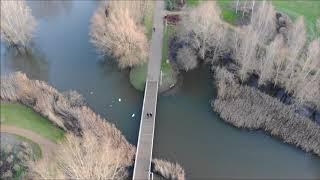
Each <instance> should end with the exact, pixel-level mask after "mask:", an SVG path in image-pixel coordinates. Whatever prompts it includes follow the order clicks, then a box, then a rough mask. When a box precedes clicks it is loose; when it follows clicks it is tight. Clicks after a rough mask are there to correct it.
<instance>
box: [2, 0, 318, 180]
mask: <svg viewBox="0 0 320 180" xmlns="http://www.w3.org/2000/svg"><path fill="white" fill-rule="evenodd" d="M29 4H30V6H31V8H32V10H33V14H34V15H35V16H36V18H37V20H38V22H39V26H38V30H37V32H36V38H35V39H34V43H33V44H34V45H33V46H34V47H33V49H34V50H33V53H32V54H30V55H29V56H28V57H16V56H15V55H14V54H13V53H11V52H10V51H9V50H8V49H6V48H5V47H4V46H3V45H1V74H2V75H3V74H8V73H10V72H13V71H23V72H25V73H27V74H28V76H29V77H31V78H33V79H41V80H45V81H48V82H49V84H51V85H53V86H54V87H56V88H57V89H58V90H60V91H65V90H69V89H73V90H77V91H78V92H80V93H81V94H83V95H84V96H85V98H86V99H87V102H88V104H89V106H90V107H92V108H93V109H94V110H95V111H96V112H98V113H99V114H101V115H102V116H103V117H105V118H106V119H108V120H109V121H111V122H113V123H115V124H116V126H117V127H118V128H119V129H120V130H121V131H122V132H123V134H124V135H125V136H126V138H127V139H128V140H129V141H130V142H131V143H133V144H136V142H137V138H138V131H139V129H138V128H139V122H140V113H141V106H142V100H143V93H141V92H138V91H136V90H135V89H134V88H133V87H132V86H131V85H130V83H129V78H128V72H127V71H120V70H118V68H117V65H116V64H115V63H113V61H112V60H110V59H109V60H107V61H104V60H105V58H104V57H101V56H100V55H99V54H98V53H96V50H95V48H94V47H93V46H92V44H91V43H90V38H89V35H88V34H89V25H90V18H91V16H92V15H93V12H94V10H95V9H96V7H97V5H98V2H97V1H83V0H81V1H30V2H29ZM212 83H213V81H212V79H211V78H210V74H209V70H208V68H207V67H201V68H200V69H198V70H196V71H192V72H189V73H187V74H184V80H183V85H182V87H181V88H180V90H179V91H178V92H177V93H176V94H175V95H174V96H159V101H158V107H157V119H156V122H157V123H156V131H155V133H156V134H155V140H154V157H161V158H165V159H168V160H170V161H177V162H179V163H180V164H181V165H182V166H183V167H184V168H185V170H186V172H187V177H188V178H197V179H198V178H209V179H213V178H226V179H229V178H254V179H256V178H273V179H278V178H298V179H301V178H318V179H319V178H320V159H319V158H318V157H316V156H314V155H311V154H308V153H305V152H303V151H302V150H299V149H297V148H295V147H293V146H291V145H286V144H283V143H281V142H280V141H279V140H277V139H274V138H271V137H270V136H269V135H266V134H265V133H263V132H249V131H247V130H239V129H236V128H234V127H232V126H230V125H228V124H226V123H224V122H223V121H222V120H221V119H220V118H219V117H218V115H217V114H216V113H214V112H213V111H212V108H211V107H210V100H211V99H212V98H213V94H214V88H213V87H214V86H213V84H212ZM119 98H120V99H121V102H119ZM133 114H135V116H134V117H132V115H133Z"/></svg>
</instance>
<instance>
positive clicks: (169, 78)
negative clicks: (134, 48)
mask: <svg viewBox="0 0 320 180" xmlns="http://www.w3.org/2000/svg"><path fill="white" fill-rule="evenodd" d="M163 33H164V34H163V46H162V63H161V85H160V88H161V87H163V88H164V89H168V88H169V87H170V86H171V85H172V84H175V83H176V81H177V80H176V77H175V73H174V71H173V68H172V65H171V64H170V63H169V60H168V59H169V39H170V37H171V36H173V35H174V33H175V28H174V27H173V26H170V25H168V27H167V28H166V29H165V30H164V32H163ZM147 70H148V64H147V63H146V64H143V65H141V66H137V67H134V68H133V69H132V70H131V71H130V82H131V84H132V85H133V87H134V88H136V89H137V90H139V91H143V90H144V87H145V83H146V78H147Z"/></svg>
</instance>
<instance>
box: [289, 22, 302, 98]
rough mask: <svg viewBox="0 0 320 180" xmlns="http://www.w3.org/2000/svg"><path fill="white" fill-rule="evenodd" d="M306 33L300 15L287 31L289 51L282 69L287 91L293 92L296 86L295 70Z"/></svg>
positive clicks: (297, 66)
mask: <svg viewBox="0 0 320 180" xmlns="http://www.w3.org/2000/svg"><path fill="white" fill-rule="evenodd" d="M306 34H307V33H306V28H305V25H304V20H303V18H302V17H300V18H299V19H298V20H297V21H296V22H295V23H294V24H293V26H292V27H291V28H290V29H289V32H288V40H287V46H288V51H289V52H290V53H288V56H287V58H286V59H287V62H286V67H285V70H284V74H285V76H286V82H285V86H286V90H287V91H288V92H293V91H294V89H295V88H296V84H297V82H296V81H297V73H295V72H296V69H297V68H299V66H300V62H301V61H300V56H301V53H302V50H303V48H304V46H305V43H306V41H307V36H306Z"/></svg>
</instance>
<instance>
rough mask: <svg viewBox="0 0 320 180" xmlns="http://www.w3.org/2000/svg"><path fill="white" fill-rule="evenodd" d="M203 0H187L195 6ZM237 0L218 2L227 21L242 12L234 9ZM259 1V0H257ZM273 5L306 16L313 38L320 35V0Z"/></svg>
mask: <svg viewBox="0 0 320 180" xmlns="http://www.w3.org/2000/svg"><path fill="white" fill-rule="evenodd" d="M201 1H203V0H187V1H186V3H187V6H189V7H193V6H196V5H198V4H200V3H201ZM235 2H236V1H235V0H219V1H218V4H219V6H220V8H221V10H222V17H223V19H224V20H225V21H226V22H229V23H231V24H235V23H236V22H237V19H238V18H239V17H241V14H240V13H239V14H236V13H235V11H234V9H232V3H235ZM257 2H258V1H257ZM272 2H273V5H274V6H275V8H276V9H277V10H279V11H280V12H284V13H286V14H288V15H289V16H290V17H291V18H292V19H296V18H297V17H299V16H303V17H304V18H305V22H306V26H307V28H308V32H309V35H310V37H311V38H314V37H316V36H318V37H319V36H320V32H319V31H318V30H317V29H316V21H317V19H318V18H320V1H318V0H308V1H303V0H298V1H296V0H290V1H289V0H287V1H285V0H273V1H272Z"/></svg>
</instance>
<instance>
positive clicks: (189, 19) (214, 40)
mask: <svg viewBox="0 0 320 180" xmlns="http://www.w3.org/2000/svg"><path fill="white" fill-rule="evenodd" d="M179 30H180V31H179V33H180V34H179V35H180V37H181V38H182V39H184V40H186V41H187V43H188V44H189V45H190V46H191V47H192V48H193V49H194V50H195V51H196V52H197V54H198V56H199V57H200V58H201V59H203V60H204V59H205V57H206V53H207V52H209V51H212V50H214V51H215V52H216V53H219V52H218V51H217V49H218V48H219V45H220V44H221V40H222V39H224V38H225V31H227V29H226V28H225V27H224V25H223V23H222V21H221V19H220V9H219V8H218V6H217V4H216V2H215V1H207V2H205V3H202V4H201V5H199V6H198V7H196V8H193V9H190V10H189V12H188V13H187V15H186V16H185V17H183V19H182V22H181V26H180V29H179Z"/></svg>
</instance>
